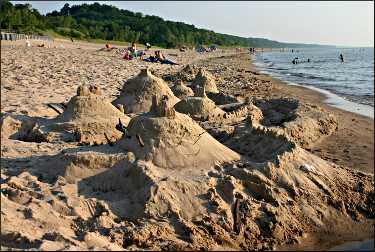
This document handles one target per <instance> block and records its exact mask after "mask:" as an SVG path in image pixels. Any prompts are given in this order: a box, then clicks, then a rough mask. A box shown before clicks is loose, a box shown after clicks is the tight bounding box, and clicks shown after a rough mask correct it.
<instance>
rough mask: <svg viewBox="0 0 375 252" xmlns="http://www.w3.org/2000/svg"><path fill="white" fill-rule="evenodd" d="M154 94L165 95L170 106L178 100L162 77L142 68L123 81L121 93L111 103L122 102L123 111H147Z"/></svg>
mask: <svg viewBox="0 0 375 252" xmlns="http://www.w3.org/2000/svg"><path fill="white" fill-rule="evenodd" d="M154 95H157V96H159V97H162V96H167V97H168V102H169V103H170V106H173V105H174V104H176V103H177V102H178V101H179V99H178V98H177V97H176V96H175V95H174V94H173V92H172V90H171V89H170V88H169V87H168V85H167V84H166V83H165V82H164V81H163V79H161V78H158V77H156V76H154V75H152V74H151V73H150V71H149V70H148V69H143V70H141V72H140V73H139V74H138V75H137V76H136V77H134V78H132V79H130V80H128V81H126V82H125V84H124V86H123V88H122V91H121V94H120V95H119V96H118V98H117V99H115V100H114V101H113V102H112V103H113V104H114V105H118V104H122V105H123V106H124V107H125V108H124V109H125V113H141V112H149V111H150V108H151V105H152V97H153V96H154Z"/></svg>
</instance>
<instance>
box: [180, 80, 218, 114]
mask: <svg viewBox="0 0 375 252" xmlns="http://www.w3.org/2000/svg"><path fill="white" fill-rule="evenodd" d="M175 109H176V111H178V112H180V113H184V114H187V115H189V116H191V118H193V119H194V120H198V121H206V120H210V119H212V120H213V119H215V118H221V117H223V116H224V115H225V112H224V111H223V110H221V109H220V108H219V107H217V106H216V105H215V103H214V102H213V101H212V100H210V99H209V98H208V97H207V96H206V92H205V89H204V87H202V86H201V87H197V88H196V93H195V96H194V97H186V98H184V99H182V100H181V101H180V102H178V103H177V104H176V105H175Z"/></svg>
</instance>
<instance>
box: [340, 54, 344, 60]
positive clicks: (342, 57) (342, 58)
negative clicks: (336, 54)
mask: <svg viewBox="0 0 375 252" xmlns="http://www.w3.org/2000/svg"><path fill="white" fill-rule="evenodd" d="M340 60H341V62H344V56H343V55H342V53H340Z"/></svg>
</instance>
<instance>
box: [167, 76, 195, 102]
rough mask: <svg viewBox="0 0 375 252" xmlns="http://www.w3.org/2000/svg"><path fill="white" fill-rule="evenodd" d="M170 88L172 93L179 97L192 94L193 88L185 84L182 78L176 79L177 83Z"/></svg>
mask: <svg viewBox="0 0 375 252" xmlns="http://www.w3.org/2000/svg"><path fill="white" fill-rule="evenodd" d="M171 89H172V92H173V93H174V95H175V96H177V97H178V98H180V99H183V98H185V97H188V96H194V92H193V90H192V89H191V88H189V87H188V86H186V85H185V84H184V82H183V81H182V80H179V81H177V83H176V84H175V85H174V86H173V87H172V88H171Z"/></svg>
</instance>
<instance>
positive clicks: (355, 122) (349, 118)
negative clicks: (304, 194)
mask: <svg viewBox="0 0 375 252" xmlns="http://www.w3.org/2000/svg"><path fill="white" fill-rule="evenodd" d="M249 58H250V57H249ZM249 65H250V66H249V68H251V70H252V71H254V72H257V73H258V74H259V76H260V77H263V78H266V79H270V80H272V81H273V82H274V83H275V84H276V85H279V86H281V89H283V92H282V93H284V94H286V95H288V96H290V95H289V94H292V96H293V94H294V96H296V97H297V99H299V100H301V101H304V102H309V103H313V104H316V105H318V106H321V107H323V108H324V109H327V110H328V111H330V112H332V113H334V114H335V115H336V116H337V117H338V120H339V129H338V131H336V132H335V133H334V134H332V135H331V136H328V137H326V138H325V139H322V140H321V141H320V142H318V143H316V144H315V145H314V146H313V147H312V148H311V152H312V153H314V154H316V155H318V156H320V157H321V158H323V159H329V160H332V161H334V162H336V163H337V164H339V165H344V166H348V167H353V168H354V169H357V170H360V171H362V172H367V173H372V174H373V173H374V155H373V152H374V137H373V136H374V119H373V118H370V117H367V116H365V115H362V114H358V113H355V112H351V111H346V110H344V109H342V108H340V107H336V106H334V105H333V104H330V103H327V100H328V99H329V97H327V95H326V94H324V93H321V92H319V91H318V90H316V89H312V88H310V87H307V86H304V85H300V84H298V83H297V85H290V84H289V83H287V82H285V81H282V80H279V79H276V78H274V77H272V76H270V75H268V74H263V73H260V72H259V71H258V69H256V67H255V65H254V64H253V62H252V60H251V58H250V60H249ZM353 143H357V144H354V145H353ZM345 146H346V147H348V148H349V149H350V150H348V148H345ZM324 147H326V148H324ZM359 147H362V148H359ZM364 149H365V150H366V151H364ZM321 150H325V151H326V152H324V151H321ZM350 153H351V154H353V155H350ZM366 153H367V154H366ZM352 158H353V159H355V161H354V160H353V159H352ZM342 160H345V161H344V162H342ZM340 161H341V162H340Z"/></svg>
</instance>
